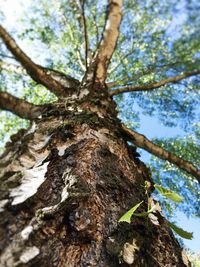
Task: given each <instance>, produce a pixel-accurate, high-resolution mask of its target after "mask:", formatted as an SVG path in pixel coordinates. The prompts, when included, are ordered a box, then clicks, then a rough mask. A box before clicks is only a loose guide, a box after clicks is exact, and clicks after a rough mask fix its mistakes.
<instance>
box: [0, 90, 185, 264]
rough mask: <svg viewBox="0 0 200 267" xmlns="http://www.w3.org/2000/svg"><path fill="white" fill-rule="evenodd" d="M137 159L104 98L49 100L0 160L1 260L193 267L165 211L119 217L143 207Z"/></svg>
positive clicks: (144, 172) (143, 172) (144, 173)
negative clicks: (123, 220)
mask: <svg viewBox="0 0 200 267" xmlns="http://www.w3.org/2000/svg"><path fill="white" fill-rule="evenodd" d="M97 99H98V100H97ZM66 103H68V104H66ZM69 103H70V104H69ZM137 156H138V154H137V153H135V151H134V149H132V148H131V147H130V146H129V145H128V143H127V140H126V136H123V133H122V130H121V125H120V121H119V120H118V119H117V117H116V112H115V107H114V102H112V100H111V99H109V98H108V96H106V97H105V95H104V94H102V95H101V96H100V97H98V98H96V97H95V98H93V97H91V95H88V96H87V97H85V98H82V100H80V101H73V98H71V99H68V100H66V99H63V100H62V101H61V100H60V101H59V102H57V103H55V104H54V105H51V106H47V107H46V109H45V111H44V114H43V116H42V118H40V119H38V120H36V121H35V123H33V124H32V126H31V127H30V129H28V130H27V131H20V132H19V133H18V134H16V135H15V136H13V137H12V141H11V142H9V143H7V144H6V149H5V152H4V154H3V155H2V157H1V161H0V162H1V163H0V171H1V172H0V174H1V201H0V211H1V217H0V250H1V256H0V266H2V267H4V266H7V267H13V266H42V267H45V266H48V267H50V266H59V267H64V266H66V267H75V266H78V267H79V266H84V267H85V266H102V267H106V266H109V267H110V266H152V267H155V266H170V267H171V266H190V263H189V262H188V261H187V257H186V256H185V255H184V253H183V251H182V250H181V248H180V246H179V244H178V242H177V241H176V240H175V238H174V236H173V233H172V232H171V230H170V229H169V228H168V227H167V223H166V221H165V219H164V217H163V216H162V214H161V212H160V211H159V210H156V211H155V213H154V216H153V217H147V218H139V217H134V218H132V222H131V224H130V225H129V224H127V223H120V224H119V223H118V220H119V218H120V217H121V216H122V215H123V214H124V213H125V212H126V211H127V210H128V209H130V208H131V207H132V206H133V205H135V204H137V203H139V202H140V201H142V200H143V201H144V205H143V206H141V211H144V210H145V208H146V206H147V200H146V196H145V192H144V183H145V181H150V182H152V181H151V178H150V174H149V171H148V169H147V168H146V166H145V165H144V164H143V163H142V162H141V161H140V160H139V159H138V157H137Z"/></svg>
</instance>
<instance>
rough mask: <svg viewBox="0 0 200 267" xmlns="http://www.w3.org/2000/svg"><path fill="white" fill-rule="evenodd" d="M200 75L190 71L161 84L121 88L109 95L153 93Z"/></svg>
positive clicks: (199, 71) (167, 79)
mask: <svg viewBox="0 0 200 267" xmlns="http://www.w3.org/2000/svg"><path fill="white" fill-rule="evenodd" d="M198 74H200V70H194V71H190V72H185V73H183V74H181V75H177V76H173V77H169V78H166V79H163V80H161V81H159V82H154V83H150V84H146V85H138V86H124V87H121V88H119V89H116V90H113V91H110V92H109V94H110V96H114V95H118V94H121V93H126V92H133V91H134V92H135V91H151V90H154V89H156V88H159V87H161V86H163V85H166V84H168V83H177V82H178V81H180V80H183V79H186V78H188V77H191V76H194V75H198Z"/></svg>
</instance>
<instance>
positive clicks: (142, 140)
mask: <svg viewBox="0 0 200 267" xmlns="http://www.w3.org/2000/svg"><path fill="white" fill-rule="evenodd" d="M122 129H123V130H124V131H125V133H126V134H127V135H128V136H129V137H130V139H131V141H132V142H133V143H134V144H135V145H136V146H138V147H140V148H143V149H144V150H146V151H148V152H149V153H151V154H153V155H155V156H157V157H159V158H161V159H164V160H167V161H169V162H170V163H172V164H175V165H176V166H177V167H178V168H180V169H182V170H184V171H186V172H187V173H189V174H192V175H193V176H194V177H195V178H196V179H197V180H198V182H200V170H198V169H197V168H196V167H195V166H193V165H192V164H191V163H190V162H188V161H186V160H184V159H182V158H180V157H178V156H176V155H174V154H173V153H171V152H168V151H167V150H165V149H164V148H162V147H160V146H158V145H156V144H154V143H152V142H151V141H149V140H148V139H147V138H146V137H145V136H144V135H142V134H139V133H137V132H135V131H133V130H131V129H128V128H127V127H126V126H125V125H122Z"/></svg>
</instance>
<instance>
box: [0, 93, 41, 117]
mask: <svg viewBox="0 0 200 267" xmlns="http://www.w3.org/2000/svg"><path fill="white" fill-rule="evenodd" d="M0 109H3V110H8V111H11V112H12V113H14V114H16V115H18V116H19V117H21V118H24V119H28V120H33V119H36V118H38V116H40V115H41V114H42V110H43V107H42V106H36V105H33V104H31V103H29V102H27V101H25V100H22V99H19V98H17V97H15V96H13V95H10V94H8V93H6V92H0Z"/></svg>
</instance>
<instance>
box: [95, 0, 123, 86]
mask: <svg viewBox="0 0 200 267" xmlns="http://www.w3.org/2000/svg"><path fill="white" fill-rule="evenodd" d="M121 6H122V0H109V1H108V13H107V19H106V24H105V28H104V32H103V36H102V40H101V42H100V44H99V48H98V49H97V51H96V53H95V55H94V59H93V62H92V64H95V71H96V76H95V81H96V82H97V83H101V84H103V83H104V82H105V80H106V74H107V69H108V65H109V63H110V60H111V57H112V54H113V52H114V50H115V46H116V43H117V39H118V35H119V25H120V22H121V18H122V11H121Z"/></svg>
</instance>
